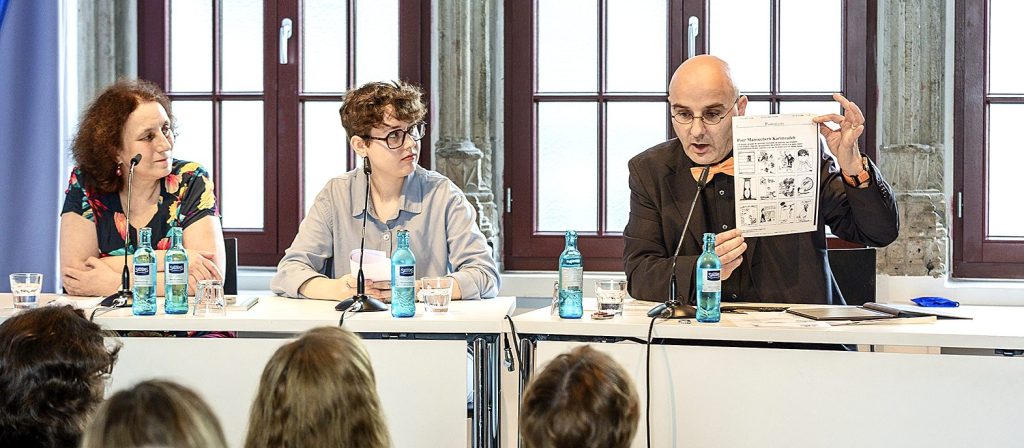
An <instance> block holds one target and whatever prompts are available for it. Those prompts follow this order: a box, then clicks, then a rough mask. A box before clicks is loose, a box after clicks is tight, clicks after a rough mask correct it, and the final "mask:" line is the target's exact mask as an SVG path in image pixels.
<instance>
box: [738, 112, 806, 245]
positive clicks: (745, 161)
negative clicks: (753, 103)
mask: <svg viewBox="0 0 1024 448" xmlns="http://www.w3.org/2000/svg"><path fill="white" fill-rule="evenodd" d="M814 117H815V115H813V114H782V115H752V116H738V117H733V119H732V138H733V140H732V147H733V157H734V158H735V159H734V161H735V176H736V177H735V179H736V196H735V197H736V228H738V229H740V231H742V232H743V236H744V237H759V236H772V235H786V234H790V233H801V232H812V231H814V230H815V229H817V227H818V222H817V218H818V183H819V181H820V179H819V177H818V176H819V173H820V171H819V169H818V163H819V160H820V158H821V156H820V155H819V154H818V125H816V124H815V123H814V122H812V121H811V119H813V118H814Z"/></svg>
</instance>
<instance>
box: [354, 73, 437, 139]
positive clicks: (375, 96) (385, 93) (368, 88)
mask: <svg viewBox="0 0 1024 448" xmlns="http://www.w3.org/2000/svg"><path fill="white" fill-rule="evenodd" d="M388 106H391V109H392V111H391V116H392V117H393V118H395V119H396V120H400V121H404V122H407V123H416V122H418V121H420V120H422V119H423V117H425V116H427V106H426V104H424V103H423V91H422V90H420V88H419V87H418V86H416V85H414V84H410V83H407V82H405V81H393V82H370V83H366V84H363V85H362V86H360V87H359V88H356V89H352V90H349V91H348V92H347V93H345V102H344V103H343V104H342V105H341V109H339V110H338V113H339V114H340V115H341V125H342V126H344V127H345V132H346V133H348V136H349V138H351V137H354V136H359V137H362V136H366V135H370V130H371V129H373V128H374V127H376V126H379V125H380V124H382V123H384V113H385V112H387V110H388Z"/></svg>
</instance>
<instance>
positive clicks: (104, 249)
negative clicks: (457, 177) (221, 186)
mask: <svg viewBox="0 0 1024 448" xmlns="http://www.w3.org/2000/svg"><path fill="white" fill-rule="evenodd" d="M86 177H87V174H85V173H83V172H82V171H81V170H80V169H79V168H78V167H75V169H74V170H72V172H71V179H70V180H68V188H67V190H64V209H63V210H62V211H61V214H64V213H67V212H74V213H78V214H79V215H82V217H84V218H85V219H88V220H90V221H92V222H94V223H96V239H97V241H99V247H100V257H109V256H120V255H124V235H125V232H126V231H127V230H128V228H129V227H130V225H129V224H128V222H127V220H126V219H125V215H124V210H123V209H122V208H121V199H120V197H119V195H118V193H117V192H114V193H98V192H96V191H94V190H93V189H92V188H91V187H89V186H88V184H89V183H88V182H86V181H85V180H86ZM206 216H218V215H217V205H216V201H215V200H214V195H213V181H212V180H210V175H209V174H208V173H207V172H206V170H205V169H203V167H202V166H200V165H199V164H198V163H195V162H188V161H185V160H175V161H174V163H173V164H172V166H171V174H169V175H167V177H165V178H164V180H163V182H161V183H160V198H159V199H158V200H157V209H156V214H155V215H153V219H151V220H150V221H149V224H147V226H148V227H149V228H150V229H152V232H153V241H154V244H153V249H154V250H165V249H167V248H169V247H170V237H169V236H168V234H169V233H170V230H171V227H181V228H182V229H185V228H186V227H188V226H189V225H191V224H192V223H194V222H196V221H198V220H200V219H202V218H203V217H206ZM129 233H130V238H129V241H128V253H129V254H130V253H134V252H135V247H136V245H137V244H138V230H137V229H135V228H132V229H131V232H129Z"/></svg>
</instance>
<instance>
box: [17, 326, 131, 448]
mask: <svg viewBox="0 0 1024 448" xmlns="http://www.w3.org/2000/svg"><path fill="white" fill-rule="evenodd" d="M106 336H113V333H110V332H107V331H104V330H101V329H100V327H99V326H98V325H96V324H94V323H92V322H89V321H88V320H87V319H86V318H85V315H84V314H83V313H82V311H81V310H75V309H73V308H72V307H69V306H60V307H57V306H46V307H41V308H38V309H34V310H27V311H24V312H21V313H20V314H18V315H16V316H14V317H11V318H10V319H7V320H6V321H5V322H4V323H3V324H0V446H11V447H14V446H19V447H20V446H37V447H58V446H59V447H64V446H74V445H77V444H78V441H79V438H80V437H81V435H82V431H83V429H84V428H85V424H86V422H87V421H88V419H89V417H90V416H91V414H92V412H93V410H95V408H96V406H97V405H99V404H100V402H101V401H102V400H103V391H104V387H105V383H106V379H107V378H109V375H110V372H111V370H112V369H113V367H114V363H115V362H116V361H117V353H118V351H119V350H120V343H118V342H116V341H114V342H110V345H109V346H108V345H106V343H105V341H104V337H106Z"/></svg>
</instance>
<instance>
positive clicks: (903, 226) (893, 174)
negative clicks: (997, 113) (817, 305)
mask: <svg viewBox="0 0 1024 448" xmlns="http://www.w3.org/2000/svg"><path fill="white" fill-rule="evenodd" d="M946 11H947V9H946V4H945V2H944V1H943V0H890V1H886V2H879V5H878V17H879V24H878V30H879V36H878V37H879V39H878V61H877V63H878V64H877V70H878V80H879V94H880V98H879V100H880V101H879V106H878V112H879V120H878V126H879V130H880V132H879V138H878V141H879V148H878V158H879V166H880V167H881V170H882V172H883V174H884V175H885V177H886V179H887V180H889V182H890V183H891V184H892V187H893V189H894V190H895V192H896V200H897V201H898V203H899V207H900V236H899V238H898V239H897V240H896V242H894V243H893V244H891V245H889V247H887V248H885V249H882V250H880V251H879V256H878V271H879V272H880V273H884V274H889V275H930V276H933V277H940V276H944V275H946V273H947V271H948V261H947V257H948V255H947V247H948V242H949V239H948V235H949V232H948V228H947V224H946V220H947V215H946V212H945V210H946V205H947V200H946V195H945V194H944V193H943V191H944V187H943V186H944V176H945V162H946V160H945V159H946V157H945V154H946V150H945V145H944V144H943V142H945V137H946V136H945V129H946V126H945V125H946V112H945V110H946V84H945V82H946V79H945V69H946V20H951V18H947V17H946Z"/></svg>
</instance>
